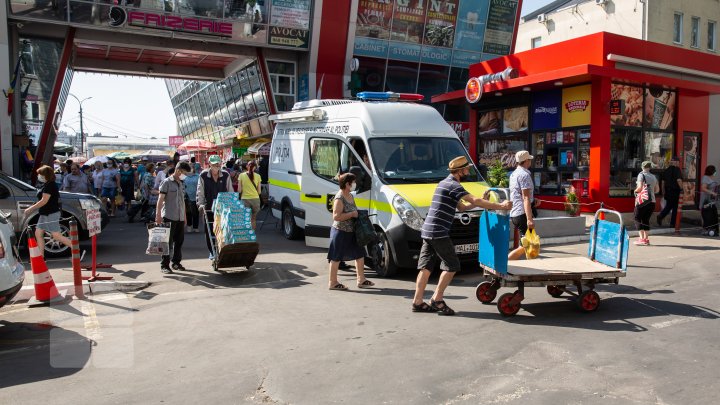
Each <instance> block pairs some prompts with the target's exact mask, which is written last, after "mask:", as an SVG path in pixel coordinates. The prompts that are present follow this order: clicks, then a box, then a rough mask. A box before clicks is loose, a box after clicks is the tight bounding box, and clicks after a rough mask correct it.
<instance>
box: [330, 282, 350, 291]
mask: <svg viewBox="0 0 720 405" xmlns="http://www.w3.org/2000/svg"><path fill="white" fill-rule="evenodd" d="M328 290H336V291H347V290H348V288H347V287H345V285H343V284H341V283H337V284H335V285H334V286H332V287H330V288H328Z"/></svg>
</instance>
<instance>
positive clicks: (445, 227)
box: [412, 156, 511, 315]
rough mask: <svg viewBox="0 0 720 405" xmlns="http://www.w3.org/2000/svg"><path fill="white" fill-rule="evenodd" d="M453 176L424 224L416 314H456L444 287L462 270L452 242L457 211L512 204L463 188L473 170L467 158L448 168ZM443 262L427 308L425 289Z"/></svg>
mask: <svg viewBox="0 0 720 405" xmlns="http://www.w3.org/2000/svg"><path fill="white" fill-rule="evenodd" d="M448 170H450V175H449V176H448V177H447V178H445V179H444V180H443V181H441V182H440V184H438V186H437V187H436V188H435V193H434V195H433V198H432V204H431V205H430V210H429V211H428V215H427V217H425V222H424V223H423V227H422V233H421V237H422V239H423V244H422V248H421V249H420V258H419V259H418V270H419V273H418V276H417V281H416V285H415V297H414V299H413V304H412V311H413V312H437V313H439V314H440V315H454V314H455V311H453V310H452V309H451V308H450V307H449V306H448V305H447V304H446V303H445V301H444V300H443V294H444V293H445V288H447V286H448V285H449V284H450V281H452V278H453V276H454V275H455V272H456V271H458V270H460V260H459V259H458V257H457V254H456V253H455V246H454V245H453V243H452V240H451V239H450V227H451V226H452V223H453V219H454V218H455V212H456V210H458V211H465V210H468V209H471V208H475V207H482V208H487V209H493V210H508V209H510V207H511V203H510V201H505V202H503V203H493V202H490V201H487V200H484V199H482V198H480V197H475V196H473V195H472V194H470V193H468V192H467V191H466V190H465V188H463V186H462V184H460V182H461V181H463V180H465V178H467V177H468V176H469V175H470V173H471V171H472V172H474V171H475V170H474V167H473V166H472V164H470V162H469V161H468V160H467V158H466V157H465V156H460V157H457V158H455V159H453V160H451V161H450V164H449V165H448ZM438 258H439V259H440V261H441V264H440V268H441V269H442V274H440V281H439V282H438V285H437V288H436V289H435V293H434V294H433V296H432V298H431V299H430V304H429V305H428V304H427V303H425V302H424V301H423V299H424V298H423V296H424V294H425V287H426V286H427V282H428V279H429V278H430V273H431V272H432V270H433V269H434V268H435V263H436V260H437V259H438Z"/></svg>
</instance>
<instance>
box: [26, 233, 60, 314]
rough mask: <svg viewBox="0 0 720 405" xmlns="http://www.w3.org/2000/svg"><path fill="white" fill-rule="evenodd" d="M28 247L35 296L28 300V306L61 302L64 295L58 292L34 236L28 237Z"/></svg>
mask: <svg viewBox="0 0 720 405" xmlns="http://www.w3.org/2000/svg"><path fill="white" fill-rule="evenodd" d="M28 249H29V250H30V267H31V268H32V272H33V278H34V279H35V298H34V299H33V300H31V301H30V303H29V305H30V306H37V305H49V304H55V303H58V302H62V301H64V300H65V297H63V295H61V294H60V292H59V291H58V289H57V287H55V282H54V281H53V278H52V276H51V275H50V271H49V270H48V267H47V264H45V260H43V258H42V256H41V255H40V248H39V247H38V244H37V242H36V241H35V239H34V238H28Z"/></svg>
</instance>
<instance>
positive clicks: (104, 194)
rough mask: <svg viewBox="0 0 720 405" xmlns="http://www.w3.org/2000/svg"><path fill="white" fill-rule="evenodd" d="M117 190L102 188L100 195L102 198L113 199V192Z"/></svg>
mask: <svg viewBox="0 0 720 405" xmlns="http://www.w3.org/2000/svg"><path fill="white" fill-rule="evenodd" d="M116 190H117V189H116V188H115V187H103V189H102V194H100V195H101V196H102V197H107V198H115V191H116Z"/></svg>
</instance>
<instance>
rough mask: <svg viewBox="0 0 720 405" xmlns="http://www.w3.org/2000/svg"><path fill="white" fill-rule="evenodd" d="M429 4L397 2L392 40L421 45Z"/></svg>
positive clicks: (424, 1) (422, 0) (420, 0)
mask: <svg viewBox="0 0 720 405" xmlns="http://www.w3.org/2000/svg"><path fill="white" fill-rule="evenodd" d="M427 2H428V0H413V1H408V0H400V1H396V2H395V9H394V12H393V20H392V30H391V32H390V39H392V40H394V41H402V42H410V43H413V44H419V43H421V41H420V40H421V38H422V36H423V30H424V28H425V10H426V5H427Z"/></svg>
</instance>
